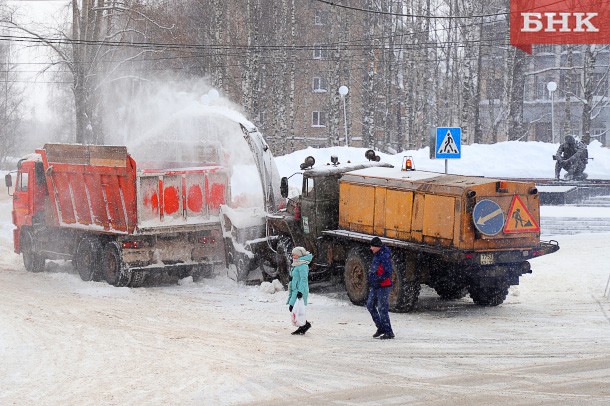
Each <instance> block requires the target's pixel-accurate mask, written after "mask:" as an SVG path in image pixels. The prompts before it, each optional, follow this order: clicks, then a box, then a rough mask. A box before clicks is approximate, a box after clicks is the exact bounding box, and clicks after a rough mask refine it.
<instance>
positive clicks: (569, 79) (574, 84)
mask: <svg viewBox="0 0 610 406" xmlns="http://www.w3.org/2000/svg"><path fill="white" fill-rule="evenodd" d="M560 86H561V90H562V93H564V94H566V95H568V96H570V97H580V94H581V88H582V87H581V85H580V73H566V74H564V75H562V76H561V84H560Z"/></svg>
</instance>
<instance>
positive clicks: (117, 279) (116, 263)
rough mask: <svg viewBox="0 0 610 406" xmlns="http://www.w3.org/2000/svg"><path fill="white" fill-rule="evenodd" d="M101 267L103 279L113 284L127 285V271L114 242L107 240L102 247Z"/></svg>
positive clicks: (128, 277) (128, 276)
mask: <svg viewBox="0 0 610 406" xmlns="http://www.w3.org/2000/svg"><path fill="white" fill-rule="evenodd" d="M102 269H103V272H104V279H106V282H108V283H109V284H111V285H114V286H118V287H120V286H127V284H128V283H129V279H130V276H131V275H129V273H127V272H125V270H124V269H123V266H122V262H121V254H120V252H119V247H118V245H117V243H115V242H109V243H108V244H106V246H105V247H104V251H103V253H102Z"/></svg>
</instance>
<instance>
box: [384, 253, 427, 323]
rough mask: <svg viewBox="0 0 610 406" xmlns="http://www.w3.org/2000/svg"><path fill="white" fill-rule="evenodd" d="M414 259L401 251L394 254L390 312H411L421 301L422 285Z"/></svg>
mask: <svg viewBox="0 0 610 406" xmlns="http://www.w3.org/2000/svg"><path fill="white" fill-rule="evenodd" d="M416 265H417V264H416V262H415V260H414V259H411V258H409V257H407V258H406V259H405V257H404V254H403V253H402V252H400V251H398V252H395V253H393V254H392V269H393V272H392V285H393V286H392V291H391V292H390V311H392V312H397V313H405V312H411V311H413V310H415V305H416V304H417V300H418V299H419V292H420V290H421V283H420V280H419V273H418V271H417V267H416Z"/></svg>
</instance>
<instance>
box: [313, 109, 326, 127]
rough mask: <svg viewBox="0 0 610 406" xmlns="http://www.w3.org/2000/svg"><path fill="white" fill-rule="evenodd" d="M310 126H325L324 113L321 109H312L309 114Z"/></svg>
mask: <svg viewBox="0 0 610 406" xmlns="http://www.w3.org/2000/svg"><path fill="white" fill-rule="evenodd" d="M311 126H312V127H326V113H325V112H323V111H314V112H313V113H312V114H311Z"/></svg>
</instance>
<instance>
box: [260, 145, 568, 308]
mask: <svg viewBox="0 0 610 406" xmlns="http://www.w3.org/2000/svg"><path fill="white" fill-rule="evenodd" d="M367 158H369V160H371V161H372V162H367V163H363V164H355V163H352V164H350V163H348V164H340V163H339V162H338V159H337V158H336V157H333V158H331V162H332V164H330V165H322V166H319V167H314V164H315V160H314V159H313V158H312V157H308V158H307V159H306V160H305V162H304V163H303V164H302V165H301V169H302V170H303V172H302V175H303V188H302V192H301V196H300V197H299V198H296V199H290V202H289V205H288V207H287V209H286V210H284V211H282V212H278V213H276V214H274V215H270V216H269V218H268V228H269V229H270V230H271V233H272V234H273V235H275V241H276V247H275V251H274V252H270V254H269V255H270V256H272V257H275V264H276V272H275V275H272V276H274V277H277V278H279V279H280V280H281V281H282V282H284V283H287V281H288V279H289V271H290V264H291V257H290V252H291V250H292V248H293V247H295V246H298V245H301V246H304V247H305V248H307V249H308V250H309V251H311V252H312V253H313V254H314V260H313V262H312V264H311V265H310V266H311V269H310V277H311V278H312V279H325V278H326V277H330V276H332V274H333V273H339V275H337V276H339V277H340V278H341V279H342V280H343V282H344V284H345V289H346V291H347V295H348V296H349V298H350V300H351V301H352V302H353V303H354V304H364V303H365V302H366V298H367V294H368V289H369V286H368V278H367V273H368V271H369V267H370V264H371V260H372V255H371V251H370V247H369V243H370V241H371V238H373V237H375V236H376V237H380V238H381V240H382V241H383V242H384V243H385V244H386V245H388V246H389V247H391V250H392V261H393V263H394V273H393V274H392V278H393V285H394V287H393V288H392V291H391V293H390V310H392V311H396V312H408V311H412V310H413V309H414V308H415V306H416V303H417V300H418V297H419V292H420V288H421V285H422V284H425V285H428V286H430V287H432V288H433V289H434V290H436V292H437V294H438V295H439V296H440V297H441V298H443V299H446V300H452V299H459V298H462V297H464V296H466V295H467V294H470V297H471V299H472V300H473V302H475V303H476V304H478V305H483V306H497V305H499V304H501V303H502V302H503V301H504V300H505V298H506V296H507V294H508V290H509V287H510V286H511V285H517V284H518V283H519V278H520V277H521V276H522V275H524V274H528V273H530V272H531V268H530V263H529V260H530V259H532V258H536V257H539V256H541V255H546V254H551V253H553V252H555V251H557V250H558V249H559V244H558V243H557V242H556V241H548V242H547V241H541V240H540V227H539V224H540V200H539V194H538V190H537V188H536V186H535V184H534V183H532V182H514V181H507V180H502V179H490V178H484V177H478V176H460V175H447V174H440V173H433V172H424V171H415V170H411V169H413V166H412V162H411V161H410V160H409V159H404V160H403V161H404V162H403V167H402V168H393V167H391V165H387V164H383V163H381V162H377V161H378V158H376V156H375V154H374V152H373V151H372V150H371V151H367ZM281 192H282V196H285V197H286V196H287V195H288V193H287V192H288V180H287V178H283V179H282V181H281Z"/></svg>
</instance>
